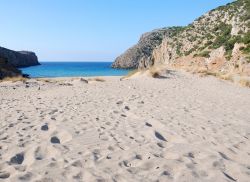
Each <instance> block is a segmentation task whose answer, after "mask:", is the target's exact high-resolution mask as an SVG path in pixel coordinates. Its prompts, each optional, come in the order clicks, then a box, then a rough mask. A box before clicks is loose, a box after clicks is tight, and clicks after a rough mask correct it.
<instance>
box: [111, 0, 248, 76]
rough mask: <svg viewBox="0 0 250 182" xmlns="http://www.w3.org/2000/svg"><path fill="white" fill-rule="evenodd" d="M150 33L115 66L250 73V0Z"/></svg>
mask: <svg viewBox="0 0 250 182" xmlns="http://www.w3.org/2000/svg"><path fill="white" fill-rule="evenodd" d="M155 32H157V33H158V34H156V33H155ZM159 32H160V33H159ZM146 35H147V36H146V39H145V35H143V36H142V38H141V39H140V41H139V43H138V44H137V45H135V46H134V47H132V48H130V49H129V50H128V51H126V52H125V53H124V54H123V55H121V56H119V57H118V58H117V59H116V60H115V62H114V63H113V65H112V67H114V68H140V69H144V68H148V67H151V66H154V65H161V64H167V65H171V66H175V67H182V68H186V69H197V70H200V69H206V70H211V71H215V72H216V71H219V72H231V71H234V72H235V71H236V72H239V73H242V74H245V75H248V76H250V65H249V63H250V0H238V1H235V2H233V3H229V4H227V5H225V6H221V7H218V8H216V9H214V10H211V11H210V12H208V13H206V14H205V15H203V16H201V17H200V18H198V19H197V20H195V21H194V22H193V23H192V24H190V25H188V26H185V27H169V28H164V29H160V30H157V31H153V32H151V33H147V34H146ZM147 37H150V38H147Z"/></svg>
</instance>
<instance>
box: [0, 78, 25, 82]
mask: <svg viewBox="0 0 250 182" xmlns="http://www.w3.org/2000/svg"><path fill="white" fill-rule="evenodd" d="M0 81H1V82H4V81H11V82H13V83H15V82H18V81H22V82H26V81H27V78H24V77H22V76H17V77H6V78H4V79H3V80H0Z"/></svg>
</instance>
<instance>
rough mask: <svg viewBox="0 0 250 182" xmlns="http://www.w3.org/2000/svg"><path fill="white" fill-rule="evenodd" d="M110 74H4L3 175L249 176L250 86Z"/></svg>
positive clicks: (0, 91)
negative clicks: (81, 77)
mask: <svg viewBox="0 0 250 182" xmlns="http://www.w3.org/2000/svg"><path fill="white" fill-rule="evenodd" d="M105 79H106V82H93V83H90V84H86V83H83V82H80V81H70V79H68V80H67V81H66V82H67V83H70V84H58V83H46V82H42V81H34V80H30V81H29V83H28V84H23V83H15V84H11V83H0V98H1V100H0V112H1V113H0V181H1V180H3V181H44V182H45V181H48V182H50V181H220V182H221V181H241V182H242V181H243V182H244V181H246V182H247V181H249V180H250V110H249V109H250V89H248V88H243V87H239V86H236V85H233V84H231V83H229V82H225V81H221V80H217V79H216V78H212V77H206V78H199V77H198V76H194V75H190V74H187V73H182V72H173V74H171V75H169V78H167V79H153V78H135V79H131V80H124V81H120V80H119V77H109V78H105ZM71 84H72V85H71ZM26 85H27V86H26ZM39 88H40V89H39Z"/></svg>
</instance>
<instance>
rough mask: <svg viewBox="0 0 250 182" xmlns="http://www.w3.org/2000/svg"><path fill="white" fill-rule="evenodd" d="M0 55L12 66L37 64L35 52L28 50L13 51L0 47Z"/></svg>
mask: <svg viewBox="0 0 250 182" xmlns="http://www.w3.org/2000/svg"><path fill="white" fill-rule="evenodd" d="M0 57H2V58H5V59H6V60H7V61H8V64H9V65H12V66H14V67H27V66H35V65H39V62H38V59H37V56H36V54H35V53H33V52H29V51H13V50H9V49H6V48H3V47H0Z"/></svg>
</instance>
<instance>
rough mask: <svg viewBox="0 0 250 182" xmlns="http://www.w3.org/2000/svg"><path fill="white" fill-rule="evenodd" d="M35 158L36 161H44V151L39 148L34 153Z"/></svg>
mask: <svg viewBox="0 0 250 182" xmlns="http://www.w3.org/2000/svg"><path fill="white" fill-rule="evenodd" d="M34 157H35V159H36V160H42V159H43V158H44V155H43V151H42V148H41V147H37V148H36V150H35V152H34Z"/></svg>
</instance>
